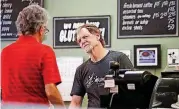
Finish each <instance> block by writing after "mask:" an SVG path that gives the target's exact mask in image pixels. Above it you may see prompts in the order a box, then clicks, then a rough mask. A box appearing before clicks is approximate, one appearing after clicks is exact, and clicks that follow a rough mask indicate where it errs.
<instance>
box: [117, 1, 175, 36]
mask: <svg viewBox="0 0 179 109" xmlns="http://www.w3.org/2000/svg"><path fill="white" fill-rule="evenodd" d="M117 11H118V13H117V14H118V30H117V32H118V38H132V37H141V38H142V37H173V36H176V37H178V0H118V10H117Z"/></svg>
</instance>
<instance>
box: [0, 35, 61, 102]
mask: <svg viewBox="0 0 179 109" xmlns="http://www.w3.org/2000/svg"><path fill="white" fill-rule="evenodd" d="M1 62H2V63H1V67H2V68H1V69H2V99H3V101H4V102H7V101H8V102H25V103H40V104H49V102H48V99H47V96H46V93H45V84H49V83H55V84H59V83H60V82H61V78H60V74H59V70H58V67H57V63H56V57H55V54H54V52H53V50H52V48H50V47H49V46H47V45H44V44H41V43H39V42H37V41H36V39H35V38H33V37H32V36H20V37H19V39H18V40H17V41H16V42H15V43H13V44H11V45H9V46H7V47H5V48H4V49H3V50H2V52H1Z"/></svg>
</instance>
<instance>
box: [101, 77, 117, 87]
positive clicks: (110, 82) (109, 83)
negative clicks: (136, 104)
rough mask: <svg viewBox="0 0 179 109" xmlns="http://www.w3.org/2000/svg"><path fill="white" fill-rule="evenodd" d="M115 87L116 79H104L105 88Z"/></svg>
mask: <svg viewBox="0 0 179 109" xmlns="http://www.w3.org/2000/svg"><path fill="white" fill-rule="evenodd" d="M110 87H115V82H114V79H110V80H104V88H110Z"/></svg>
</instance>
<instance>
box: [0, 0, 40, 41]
mask: <svg viewBox="0 0 179 109" xmlns="http://www.w3.org/2000/svg"><path fill="white" fill-rule="evenodd" d="M30 4H38V5H41V6H43V0H1V13H0V15H1V22H0V25H1V40H7V41H8V40H16V39H17V38H18V35H17V29H16V25H15V21H16V19H17V16H18V14H19V12H20V11H21V10H22V9H23V8H24V7H26V6H28V5H30Z"/></svg>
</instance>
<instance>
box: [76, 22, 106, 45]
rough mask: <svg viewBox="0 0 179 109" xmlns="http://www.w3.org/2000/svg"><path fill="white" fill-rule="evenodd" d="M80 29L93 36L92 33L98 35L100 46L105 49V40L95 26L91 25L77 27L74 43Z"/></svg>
mask: <svg viewBox="0 0 179 109" xmlns="http://www.w3.org/2000/svg"><path fill="white" fill-rule="evenodd" d="M82 28H86V29H87V30H88V31H89V32H90V33H91V34H94V33H97V34H99V35H100V39H99V41H100V42H101V44H102V46H103V47H105V40H104V39H103V37H102V35H101V32H100V30H99V28H98V27H97V26H95V25H93V24H84V25H82V26H80V27H78V28H77V30H76V33H75V40H76V41H77V35H78V33H79V31H80V30H81V29H82Z"/></svg>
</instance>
